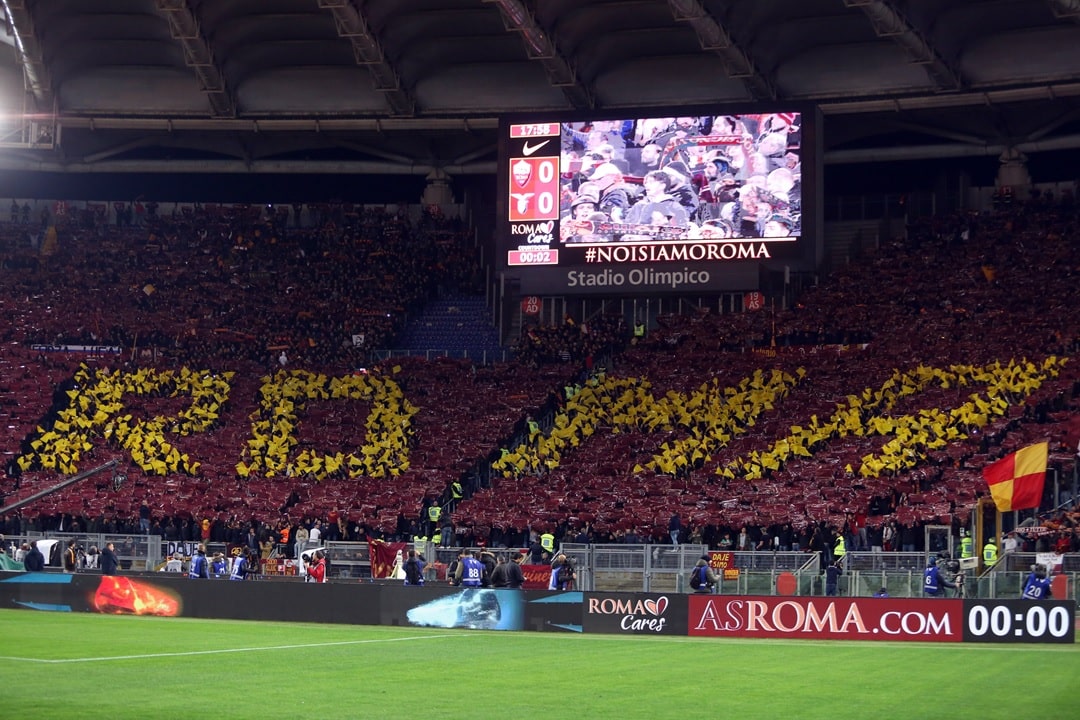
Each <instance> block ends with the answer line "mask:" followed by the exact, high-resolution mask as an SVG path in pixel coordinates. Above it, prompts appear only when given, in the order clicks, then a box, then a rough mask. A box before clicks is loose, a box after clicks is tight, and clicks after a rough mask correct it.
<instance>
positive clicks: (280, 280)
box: [0, 205, 482, 368]
mask: <svg viewBox="0 0 1080 720" xmlns="http://www.w3.org/2000/svg"><path fill="white" fill-rule="evenodd" d="M151 207H152V206H151ZM335 207H336V208H337V211H331V210H325V211H318V212H317V213H315V212H313V213H312V214H313V215H314V217H313V218H312V219H313V220H314V221H315V224H313V225H304V226H300V227H297V226H295V225H290V224H289V223H288V213H287V212H285V213H281V212H278V211H277V210H275V209H274V208H273V207H266V208H262V207H260V206H240V207H237V206H229V207H224V206H188V207H186V208H185V209H186V212H185V211H177V212H174V213H171V214H170V215H169V216H167V217H166V216H161V215H158V214H157V213H156V212H148V213H147V214H146V215H145V217H143V219H142V220H140V221H139V222H138V223H135V224H132V225H127V224H121V225H117V224H116V223H115V222H114V223H109V222H106V218H105V217H99V216H98V215H96V214H92V215H90V216H85V215H84V214H82V213H78V214H76V213H74V212H71V213H69V214H68V215H66V216H59V217H57V216H55V215H54V216H52V217H51V221H52V222H55V223H56V225H54V226H53V227H55V228H56V231H57V233H58V236H59V240H58V241H57V248H56V250H55V252H54V253H53V254H51V255H50V256H49V257H47V258H45V257H43V256H42V252H41V250H42V249H41V248H40V247H39V246H40V240H38V239H35V238H34V237H31V235H36V234H42V233H45V232H48V231H47V230H41V229H37V228H35V229H34V230H32V231H31V230H28V229H27V228H26V227H25V226H23V225H22V224H21V222H20V223H18V224H15V225H11V224H7V225H6V226H5V227H2V228H0V247H3V248H4V249H5V250H6V252H5V263H4V264H5V267H6V268H7V270H8V271H7V272H5V273H4V293H5V295H7V296H9V297H12V298H19V297H23V298H34V299H35V300H36V304H37V305H40V306H44V307H46V308H48V309H49V312H47V313H40V312H39V313H29V314H28V315H29V316H28V317H24V318H19V320H20V322H19V323H16V324H14V325H12V326H11V327H9V328H8V329H7V331H6V332H5V333H4V338H3V339H4V340H5V341H13V340H14V341H20V342H26V343H32V344H45V345H63V344H79V345H112V346H119V347H123V348H125V350H131V349H143V350H145V351H148V352H149V351H152V352H156V353H159V354H163V355H166V356H168V357H169V358H171V359H172V360H173V362H174V364H183V363H192V362H197V363H199V364H200V366H202V367H211V368H218V367H224V365H226V364H229V363H234V362H236V361H248V362H253V363H257V364H262V365H264V366H276V365H287V364H289V363H292V364H296V365H299V366H303V367H309V368H310V367H324V366H356V365H362V364H364V362H365V361H366V358H367V356H368V354H369V353H370V351H371V350H372V349H373V348H379V347H383V346H384V344H385V343H386V342H387V340H389V339H390V338H391V337H392V336H393V335H394V333H396V332H397V331H398V330H400V329H401V327H402V325H403V323H404V320H405V318H406V316H407V314H408V313H409V312H413V311H416V310H418V309H419V308H420V307H422V306H423V304H424V302H425V301H426V300H428V299H429V298H430V297H432V296H433V295H434V294H435V293H436V292H438V291H439V290H440V289H443V290H453V291H460V292H465V293H475V292H477V291H479V290H481V289H482V288H481V287H480V286H479V285H478V278H479V277H480V274H479V265H478V262H477V260H476V258H477V257H478V254H477V253H476V251H475V248H474V247H473V245H472V236H471V235H470V234H468V233H466V232H465V229H464V228H463V227H462V225H461V222H460V220H458V219H456V218H454V219H448V218H445V217H443V216H442V215H441V214H439V213H438V212H434V211H426V212H425V213H424V214H423V216H422V217H421V218H419V219H418V220H410V218H409V217H407V216H406V215H405V214H404V213H403V212H390V211H387V210H386V209H384V208H379V207H376V208H369V207H355V208H349V211H348V212H343V211H342V206H340V205H338V206H335ZM282 352H284V353H285V354H284V355H282Z"/></svg>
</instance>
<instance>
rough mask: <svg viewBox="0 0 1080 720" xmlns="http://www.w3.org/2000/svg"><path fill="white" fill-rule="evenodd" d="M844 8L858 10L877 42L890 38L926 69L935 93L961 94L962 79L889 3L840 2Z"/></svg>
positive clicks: (871, 0)
mask: <svg viewBox="0 0 1080 720" xmlns="http://www.w3.org/2000/svg"><path fill="white" fill-rule="evenodd" d="M844 5H845V6H846V7H848V8H859V9H860V10H862V11H863V13H864V14H865V15H866V17H867V19H868V20H870V25H871V26H872V27H873V28H874V32H875V33H876V34H877V36H878V37H880V38H892V39H893V41H894V42H896V43H897V44H898V45H899V46H900V47H902V48H903V49H904V50H905V51H906V52H907V53H908V55H909V56H911V58H912V60H913V61H914V62H915V63H917V64H919V65H923V66H924V67H925V68H926V73H927V75H929V76H930V79H931V80H933V81H934V84H935V85H937V87H938V89H939V90H942V91H951V90H961V89H963V88H964V87H965V85H966V83H965V82H964V78H963V76H962V75H961V74H960V72H959V70H957V69H956V68H954V67H953V66H952V65H951V64H950V63H949V62H948V61H947V60H945V58H944V57H942V55H941V53H940V52H938V50H937V48H935V47H934V46H933V45H931V44H930V43H929V41H927V39H926V38H925V37H923V34H922V33H921V32H920V31H919V29H918V28H916V27H915V26H914V25H912V24H911V22H910V21H909V20H908V19H907V17H906V16H905V15H904V13H902V12H901V11H900V10H899V9H897V8H896V7H895V6H894V5H893V4H892V3H891V2H889V0H844Z"/></svg>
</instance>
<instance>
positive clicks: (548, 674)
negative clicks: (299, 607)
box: [0, 610, 1080, 720]
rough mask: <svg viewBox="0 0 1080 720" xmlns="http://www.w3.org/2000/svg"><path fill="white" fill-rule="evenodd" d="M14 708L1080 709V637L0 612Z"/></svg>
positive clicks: (487, 713) (234, 711)
mask: <svg viewBox="0 0 1080 720" xmlns="http://www.w3.org/2000/svg"><path fill="white" fill-rule="evenodd" d="M0 656H2V657H0V682H2V685H0V687H2V695H0V717H2V718H11V719H12V720H15V719H20V720H23V719H30V718H50V719H61V718H79V719H80V720H81V719H84V718H87V719H89V718H107V719H108V720H117V719H118V718H154V720H171V719H172V718H184V719H185V720H187V719H191V718H205V719H206V720H213V719H215V718H262V719H270V718H291V719H295V720H326V719H330V718H364V719H365V720H369V719H370V720H378V719H381V718H423V719H424V720H454V719H456V718H512V719H513V720H533V719H536V720H540V719H541V718H542V719H543V720H554V719H557V718H574V719H575V720H592V719H593V718H619V719H623V718H680V719H691V718H706V717H710V718H711V717H721V718H724V717H731V718H747V719H753V720H762V719H764V720H771V719H772V718H784V720H788V719H800V718H807V719H812V718H822V719H825V718H828V719H836V718H859V719H860V720H863V719H865V718H920V719H921V718H950V719H953V720H956V719H957V718H978V719H979V720H991V719H993V718H1008V719H1009V720H1016V719H1017V718H1019V717H1022V716H1024V715H1028V714H1030V715H1032V716H1035V717H1038V718H1040V720H1056V719H1058V718H1061V719H1062V720H1065V719H1066V718H1069V719H1071V718H1075V717H1077V716H1078V714H1080V710H1077V708H1078V707H1080V646H1077V645H1071V646H1060V645H1044V646H1038V645H961V644H955V645H952V644H948V645H945V644H941V645H939V644H916V643H881V642H823V641H822V642H818V641H784V640H771V641H751V640H735V639H724V640H718V639H703V638H660V637H621V636H610V635H576V634H553V633H525V632H522V633H496V632H479V631H460V630H431V629H417V628H382V627H361V626H349V625H315V624H299V623H295V624H290V623H257V622H237V621H223V620H194V619H184V618H170V619H165V618H153V617H126V616H100V615H89V614H86V615H84V614H64V613H38V612H33V611H27V610H3V611H0Z"/></svg>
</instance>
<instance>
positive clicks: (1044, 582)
mask: <svg viewBox="0 0 1080 720" xmlns="http://www.w3.org/2000/svg"><path fill="white" fill-rule="evenodd" d="M1020 597H1022V598H1024V599H1025V600H1049V599H1050V598H1051V593H1050V578H1048V577H1046V566H1045V565H1042V564H1039V565H1032V566H1031V574H1030V575H1028V578H1027V581H1025V582H1024V592H1023V593H1022V594H1021V595H1020Z"/></svg>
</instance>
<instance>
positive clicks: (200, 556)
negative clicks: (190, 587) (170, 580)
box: [188, 543, 210, 580]
mask: <svg viewBox="0 0 1080 720" xmlns="http://www.w3.org/2000/svg"><path fill="white" fill-rule="evenodd" d="M188 577H189V578H191V579H192V580H204V579H205V580H209V579H210V562H209V561H208V560H207V559H206V546H205V545H203V544H202V543H199V546H198V547H197V548H196V549H195V555H194V557H192V558H191V565H189V566H188Z"/></svg>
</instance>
